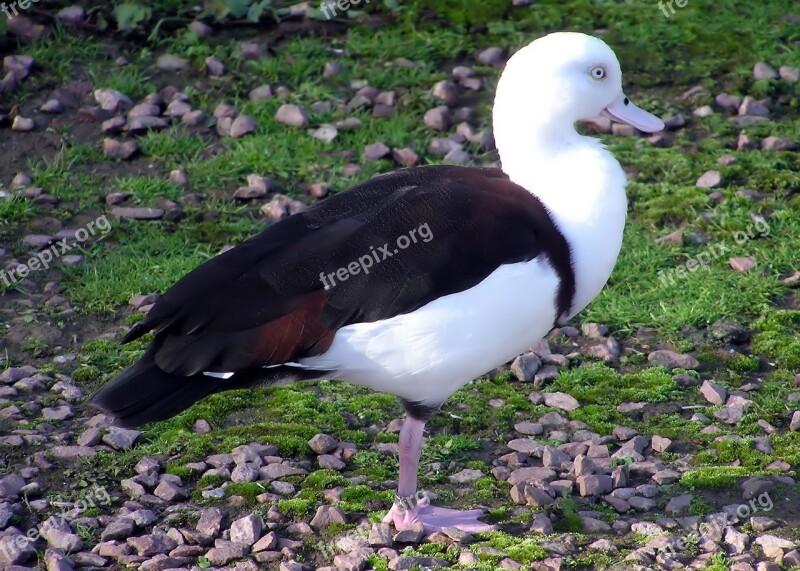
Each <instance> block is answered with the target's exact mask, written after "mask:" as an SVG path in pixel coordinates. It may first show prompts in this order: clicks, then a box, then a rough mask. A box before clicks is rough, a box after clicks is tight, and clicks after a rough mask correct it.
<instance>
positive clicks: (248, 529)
mask: <svg viewBox="0 0 800 571" xmlns="http://www.w3.org/2000/svg"><path fill="white" fill-rule="evenodd" d="M263 529H264V522H262V521H261V518H260V517H258V516H256V515H253V514H250V515H248V516H245V517H243V518H240V519H237V520H236V521H234V522H233V523H232V524H231V534H230V539H231V541H232V542H234V543H243V544H244V545H248V546H252V545H253V544H254V543H255V542H256V541H258V540H259V538H260V537H261V532H262V531H263Z"/></svg>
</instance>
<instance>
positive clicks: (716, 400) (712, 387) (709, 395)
mask: <svg viewBox="0 0 800 571" xmlns="http://www.w3.org/2000/svg"><path fill="white" fill-rule="evenodd" d="M700 393H701V394H702V395H703V396H704V397H705V399H706V400H707V401H708V402H710V403H711V404H717V405H719V404H725V401H726V399H727V398H728V391H726V390H725V388H724V387H722V386H721V385H718V384H717V383H712V382H711V381H703V384H702V385H701V386H700Z"/></svg>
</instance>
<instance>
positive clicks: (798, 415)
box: [789, 410, 800, 432]
mask: <svg viewBox="0 0 800 571" xmlns="http://www.w3.org/2000/svg"><path fill="white" fill-rule="evenodd" d="M789 430H790V431H791V432H800V410H796V411H794V412H793V413H792V419H791V420H790V421H789Z"/></svg>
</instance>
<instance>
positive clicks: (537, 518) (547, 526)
mask: <svg viewBox="0 0 800 571" xmlns="http://www.w3.org/2000/svg"><path fill="white" fill-rule="evenodd" d="M531 531H532V532H533V533H541V534H544V535H550V534H551V533H553V523H552V521H550V518H549V517H548V516H547V514H544V513H537V514H534V516H533V522H532V523H531Z"/></svg>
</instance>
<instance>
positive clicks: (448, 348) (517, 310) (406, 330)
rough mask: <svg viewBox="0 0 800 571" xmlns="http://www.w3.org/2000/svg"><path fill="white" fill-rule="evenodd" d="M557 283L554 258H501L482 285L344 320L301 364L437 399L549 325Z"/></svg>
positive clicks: (412, 396) (418, 398) (419, 398)
mask: <svg viewBox="0 0 800 571" xmlns="http://www.w3.org/2000/svg"><path fill="white" fill-rule="evenodd" d="M558 284H559V280H558V278H557V276H556V273H555V272H554V271H553V269H552V267H551V266H550V264H549V263H548V262H547V261H546V260H543V259H540V258H537V259H535V260H532V261H530V262H523V263H517V264H509V265H505V266H501V267H500V268H498V269H497V270H495V272H493V273H492V274H491V275H490V276H489V277H487V278H486V279H485V280H484V281H482V282H481V283H480V284H478V285H477V286H475V287H473V288H471V289H469V290H466V291H463V292H460V293H455V294H452V295H448V296H445V297H442V298H439V299H437V300H435V301H432V302H430V303H429V304H427V305H425V306H424V307H421V308H420V309H418V310H416V311H414V312H412V313H409V314H406V315H399V316H396V317H393V318H391V319H385V320H382V321H377V322H374V323H357V324H353V325H348V326H346V327H343V328H342V329H340V330H339V331H338V332H337V333H336V336H335V338H334V340H333V344H332V345H331V347H330V348H329V349H328V351H326V352H325V353H324V354H322V355H318V356H316V357H311V358H308V359H303V360H302V361H301V364H302V365H303V366H305V367H309V368H317V369H328V370H334V371H336V374H335V378H338V379H341V380H346V381H349V382H351V383H355V384H358V385H363V386H367V387H370V388H372V389H374V390H377V391H382V392H388V393H392V394H395V395H397V396H399V397H401V398H404V399H406V400H409V401H414V402H421V403H423V404H429V405H438V404H440V403H442V402H443V401H444V400H446V399H447V398H448V397H449V396H450V395H451V394H452V393H453V392H455V391H456V390H458V389H459V388H461V387H462V386H464V385H465V384H466V383H468V382H469V381H470V380H472V379H475V378H477V377H479V376H480V375H482V374H484V373H486V372H488V371H490V370H491V369H493V368H495V367H497V366H500V365H502V364H503V363H506V362H507V361H509V360H511V359H513V358H514V357H515V356H517V355H519V354H520V353H522V352H524V351H525V350H526V349H528V348H529V347H530V346H531V345H533V344H534V343H535V342H536V341H538V340H539V339H541V338H542V337H543V336H544V335H545V334H546V333H547V332H548V331H549V330H550V328H551V327H552V325H553V320H554V318H555V297H556V292H557V289H558Z"/></svg>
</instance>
